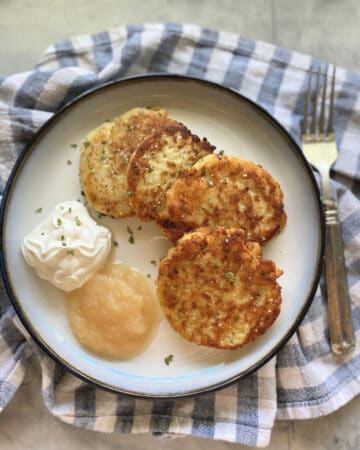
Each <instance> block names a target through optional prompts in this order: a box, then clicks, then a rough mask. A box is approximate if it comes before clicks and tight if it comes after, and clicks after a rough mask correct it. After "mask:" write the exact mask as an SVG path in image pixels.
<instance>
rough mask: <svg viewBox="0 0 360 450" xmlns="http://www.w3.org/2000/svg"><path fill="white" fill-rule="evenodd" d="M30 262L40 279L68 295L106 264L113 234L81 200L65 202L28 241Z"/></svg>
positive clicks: (26, 252) (25, 245)
mask: <svg viewBox="0 0 360 450" xmlns="http://www.w3.org/2000/svg"><path fill="white" fill-rule="evenodd" d="M21 249H22V252H23V255H24V258H25V260H26V262H27V263H28V264H29V265H30V266H32V267H33V268H34V269H35V271H36V273H37V274H38V276H39V277H40V278H43V279H45V280H48V281H50V282H51V283H52V284H54V285H55V286H56V287H58V288H59V289H62V290H64V291H66V292H69V291H72V290H74V289H78V288H79V287H81V286H83V285H84V284H85V283H86V282H87V281H88V280H89V279H90V277H91V276H92V275H93V274H94V273H95V272H97V271H98V270H99V269H100V267H101V266H102V265H103V264H104V263H105V261H106V259H107V257H108V255H109V253H110V250H111V232H110V230H108V229H107V228H105V227H103V226H101V225H98V224H97V223H96V222H95V221H94V220H93V219H92V218H91V217H90V215H89V213H88V211H87V209H86V207H85V206H84V205H83V204H81V203H80V202H77V201H68V202H63V203H60V204H59V205H57V206H56V207H55V209H54V211H53V212H52V213H51V214H50V215H49V216H48V217H47V218H46V219H45V220H44V221H43V222H41V223H40V225H38V226H37V227H36V228H35V229H34V230H33V231H32V232H31V233H29V234H28V235H27V236H26V237H25V238H24V241H23V243H22V246H21Z"/></svg>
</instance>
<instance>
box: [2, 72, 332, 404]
mask: <svg viewBox="0 0 360 450" xmlns="http://www.w3.org/2000/svg"><path fill="white" fill-rule="evenodd" d="M169 79H171V80H176V81H179V82H181V83H185V82H192V83H198V84H200V85H206V86H208V87H211V88H213V89H218V90H221V91H223V92H225V93H227V94H228V95H232V96H235V97H237V98H238V99H241V101H242V102H244V103H247V104H248V105H249V106H250V107H251V108H254V109H255V110H256V111H257V112H258V113H259V114H260V115H261V116H262V117H263V118H264V119H266V120H267V121H268V122H270V124H271V125H272V126H273V127H274V128H275V129H276V130H277V131H278V132H279V134H281V136H282V137H283V138H284V139H285V141H287V143H288V144H289V147H290V148H291V149H292V151H293V152H294V153H295V154H296V156H297V157H298V158H299V160H300V161H301V162H302V165H303V169H304V171H305V172H306V173H307V175H308V177H309V181H310V182H311V185H312V189H313V193H314V197H315V199H316V203H317V210H318V216H319V227H320V230H319V231H320V233H319V235H320V243H319V248H318V260H317V270H316V271H315V273H314V275H313V279H312V284H311V289H310V292H309V295H308V297H307V298H306V300H305V302H304V305H303V307H302V309H301V311H300V312H299V314H298V316H297V317H296V320H295V321H294V323H293V325H292V327H291V328H290V329H289V331H288V332H287V333H286V334H285V335H284V336H283V337H282V338H281V339H280V341H279V342H278V343H277V344H276V345H275V346H274V347H273V348H272V349H271V350H270V351H269V352H268V353H267V354H266V355H265V356H264V357H263V358H261V359H260V360H259V361H257V362H256V363H255V364H253V365H252V366H250V367H248V368H247V369H246V370H244V371H242V372H241V373H239V374H237V375H235V376H233V377H231V378H229V379H226V380H223V381H221V382H219V383H216V384H212V385H209V386H206V387H203V388H199V389H197V390H193V391H187V392H181V393H165V394H149V393H147V392H133V391H127V390H122V389H119V388H117V387H115V386H112V385H109V384H107V383H104V382H101V381H99V380H97V379H94V378H93V377H91V376H89V375H87V374H86V373H83V372H81V371H80V370H78V369H76V368H74V367H72V366H71V365H69V363H68V362H66V361H65V360H64V359H62V357H61V356H60V355H58V354H57V353H56V352H55V351H54V350H53V349H52V348H51V347H50V346H49V345H48V344H47V343H46V342H45V341H44V340H43V339H42V337H41V336H40V335H39V334H38V332H37V330H36V329H34V328H33V326H32V324H31V321H30V320H29V319H28V318H27V316H26V314H25V313H24V311H23V310H22V307H21V304H20V302H19V301H18V299H17V298H16V295H15V293H14V291H13V289H12V286H11V282H10V277H9V276H8V271H7V267H6V255H5V242H4V239H5V222H6V213H7V206H8V203H9V199H10V197H11V192H12V188H13V186H14V183H15V181H16V177H17V175H18V174H19V173H20V171H21V168H22V166H23V164H24V162H25V160H26V158H27V156H28V155H29V154H30V153H31V151H32V150H33V149H34V148H35V145H36V143H37V142H38V141H39V140H40V139H41V138H42V137H43V136H44V135H45V134H46V132H47V131H48V130H49V129H50V128H51V127H52V126H53V125H54V124H55V123H56V122H57V121H58V120H59V118H60V117H61V116H63V115H64V114H66V113H68V112H69V111H70V110H71V109H72V108H73V107H74V106H75V105H77V104H78V103H79V102H81V101H82V100H84V99H86V98H87V97H90V96H92V95H94V94H99V93H101V92H102V91H105V90H108V89H112V88H116V87H117V86H118V85H126V84H129V83H131V84H133V83H137V82H139V81H140V82H143V81H149V80H150V81H151V80H152V81H153V80H157V81H161V80H169ZM0 220H1V229H0V269H1V274H2V277H3V280H4V285H5V289H6V292H7V294H8V296H9V298H10V301H11V303H12V305H13V307H14V309H15V311H16V313H17V314H18V316H19V318H20V320H21V322H22V324H23V325H24V327H25V328H26V329H27V331H28V332H29V334H30V335H31V336H32V338H33V339H34V341H35V342H36V343H37V344H38V345H39V346H40V347H41V348H42V349H43V350H44V351H45V352H46V353H47V354H48V355H49V356H50V357H51V358H52V359H54V360H55V361H56V362H58V363H59V364H60V365H61V366H63V367H64V368H65V369H66V370H68V371H69V372H70V373H72V374H73V375H75V376H77V377H78V378H80V379H82V380H83V381H86V382H90V383H92V384H94V385H95V386H97V387H99V388H102V389H105V390H107V391H110V392H113V393H121V394H125V395H129V396H132V397H138V398H185V397H190V396H194V395H199V394H203V393H208V392H211V391H214V390H217V389H220V388H223V387H226V386H229V385H230V384H232V383H235V382H236V381H238V380H239V379H240V378H242V377H244V376H245V375H249V374H251V373H253V372H255V371H256V370H258V369H259V368H260V367H261V366H263V365H264V364H265V363H266V362H268V361H269V360H270V359H271V358H272V357H273V356H274V355H275V354H276V353H277V352H278V351H279V350H280V348H281V347H283V345H285V344H286V342H287V341H288V340H289V339H290V337H291V336H292V335H293V334H294V333H295V331H296V329H297V327H298V326H299V324H300V322H301V320H302V319H303V317H304V316H305V314H306V312H307V310H308V309H309V307H310V304H311V302H312V300H313V297H314V295H315V292H316V289H317V286H318V283H319V279H320V275H321V270H322V265H323V259H324V246H325V220H324V214H323V210H322V205H321V198H320V191H319V188H318V185H317V183H316V180H315V177H314V174H313V172H312V170H311V167H310V165H309V164H308V162H307V160H306V158H305V156H304V154H303V152H302V150H301V149H300V147H299V146H298V144H297V143H296V141H295V140H294V139H293V138H292V136H291V135H290V134H289V133H288V131H287V130H286V129H285V128H284V127H283V126H282V125H281V124H280V123H279V122H278V121H277V120H276V119H275V118H274V117H273V116H271V115H270V114H269V113H268V112H267V111H266V110H265V109H264V108H263V107H261V106H259V105H258V104H256V103H254V102H253V101H252V100H250V99H248V98H246V97H244V96H243V95H241V94H239V93H238V92H236V91H235V90H233V89H231V88H228V87H225V86H223V85H220V84H217V83H214V82H211V81H207V80H204V79H202V78H196V77H188V76H184V75H177V74H163V73H160V74H157V73H155V74H146V75H139V76H133V77H128V78H123V79H120V80H115V81H111V82H108V83H105V84H102V85H101V86H99V87H95V88H93V89H90V90H88V91H86V92H84V93H82V94H81V95H79V96H78V97H76V98H75V99H74V100H72V101H70V102H68V103H67V104H66V105H64V106H63V107H62V108H61V109H59V111H57V112H56V113H55V114H54V115H53V116H52V117H51V118H50V119H49V120H48V121H47V122H46V123H45V124H44V125H43V126H42V127H41V128H40V129H39V130H38V131H37V133H36V134H35V136H34V137H33V139H32V140H31V141H30V142H29V143H28V144H27V145H26V147H25V148H24V150H23V151H22V152H21V154H20V156H19V157H18V159H17V161H16V163H15V165H14V167H13V169H12V171H11V174H10V176H9V179H8V181H7V184H6V187H5V190H4V193H3V198H2V202H1V208H0Z"/></svg>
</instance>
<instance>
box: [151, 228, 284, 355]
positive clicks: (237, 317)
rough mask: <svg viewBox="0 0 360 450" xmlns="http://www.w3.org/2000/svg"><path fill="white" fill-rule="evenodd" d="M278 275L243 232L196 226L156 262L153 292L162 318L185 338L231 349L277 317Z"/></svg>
mask: <svg viewBox="0 0 360 450" xmlns="http://www.w3.org/2000/svg"><path fill="white" fill-rule="evenodd" d="M281 274H282V271H281V270H279V269H278V268H277V267H276V265H275V263H274V262H273V261H270V260H264V259H262V252H261V247H260V245H259V244H258V243H256V242H248V241H246V240H245V233H244V231H242V230H239V229H225V228H223V227H219V228H216V229H210V228H200V229H198V230H196V231H194V232H192V233H187V234H185V235H184V236H183V237H182V238H181V239H180V240H179V241H178V243H177V244H176V246H175V247H173V248H171V249H170V250H169V253H168V255H167V257H166V258H164V259H163V260H162V261H161V263H160V269H159V276H158V279H157V292H158V297H159V300H160V304H161V306H162V308H163V311H164V313H165V316H166V318H167V320H168V321H169V323H170V324H171V326H172V327H173V328H174V329H175V330H176V331H177V332H178V333H180V334H181V335H182V336H183V337H184V338H185V339H187V340H188V341H191V342H194V343H195V344H198V345H206V346H210V347H216V348H220V349H228V350H234V349H238V348H240V347H242V346H243V345H244V344H246V343H248V342H252V341H254V339H255V338H256V337H257V336H259V335H261V334H263V333H265V331H266V330H267V329H268V328H269V327H270V326H271V325H272V323H273V322H274V321H275V319H276V318H277V317H278V315H279V313H280V305H281V288H280V286H279V285H278V283H277V282H276V279H277V278H278V277H279V276H280V275H281Z"/></svg>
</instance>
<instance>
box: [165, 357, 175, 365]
mask: <svg viewBox="0 0 360 450" xmlns="http://www.w3.org/2000/svg"><path fill="white" fill-rule="evenodd" d="M173 359H174V355H168V356H165V358H164V363H165V364H166V365H167V366H168V365H169V364H170V363H171V362H172V361H173Z"/></svg>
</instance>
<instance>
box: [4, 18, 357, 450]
mask: <svg viewBox="0 0 360 450" xmlns="http://www.w3.org/2000/svg"><path fill="white" fill-rule="evenodd" d="M311 65H313V66H314V67H318V66H321V67H322V68H323V69H325V67H326V63H325V62H323V61H319V60H316V59H313V58H311V57H310V56H306V55H303V54H299V53H295V52H291V51H289V50H286V49H283V48H278V47H275V46H273V45H270V44H267V43H264V42H260V41H251V40H247V39H243V38H241V37H240V36H238V35H236V34H231V33H225V32H222V31H216V30H209V29H204V28H200V27H198V26H195V25H190V24H184V25H180V24H174V23H169V24H151V25H148V24H145V25H129V26H127V27H120V28H114V29H111V30H108V31H105V32H102V33H99V34H95V35H83V36H76V37H74V38H71V39H66V40H62V41H59V42H57V43H55V44H54V45H52V46H51V47H49V48H48V49H47V50H46V52H45V53H44V54H43V55H42V57H41V59H40V62H39V64H38V65H37V66H36V67H35V69H34V70H32V71H30V72H24V73H19V74H15V75H12V76H7V77H1V76H0V189H1V192H2V191H3V189H4V186H5V184H6V181H7V178H8V176H9V172H10V170H11V168H12V167H13V165H14V162H15V160H16V158H17V157H18V155H19V153H20V152H21V150H22V149H23V148H24V146H25V145H26V143H27V142H29V140H30V139H31V138H32V137H33V136H34V134H35V133H36V131H37V130H38V128H39V127H40V126H41V125H42V124H43V123H44V122H46V120H48V119H49V118H50V117H51V116H52V114H53V113H54V112H55V111H56V110H58V109H59V108H60V107H61V106H63V105H64V104H66V103H67V102H68V101H69V100H71V99H73V98H74V97H76V96H77V95H78V94H80V93H82V92H84V91H85V90H87V89H90V88H93V87H95V86H99V85H100V84H102V83H104V82H107V81H111V80H115V79H119V78H122V77H125V76H130V75H135V74H143V73H149V72H167V73H178V74H185V75H190V76H197V77H202V78H205V79H208V80H211V81H216V82H218V83H222V84H224V85H225V86H228V87H230V88H232V89H235V90H237V91H239V92H240V93H241V94H243V95H244V96H246V97H249V98H250V99H252V100H254V101H256V102H257V103H259V104H260V105H262V106H263V107H264V108H266V109H267V110H268V111H269V112H270V113H271V114H273V115H274V116H275V117H276V118H277V120H278V121H279V122H281V123H282V124H283V125H284V126H285V128H287V130H288V131H289V132H290V133H291V134H292V135H293V137H294V138H295V139H297V140H298V141H299V140H300V125H301V120H302V113H303V107H304V98H305V92H306V88H307V76H308V71H309V69H310V66H311ZM359 93H360V75H359V74H355V73H351V72H348V71H346V70H344V69H342V68H337V80H336V103H335V113H336V116H335V131H336V140H337V144H338V147H339V151H340V153H339V158H338V160H337V162H336V164H335V166H334V170H333V179H334V186H335V187H336V192H337V196H338V202H339V214H340V219H341V225H342V235H343V240H344V243H345V257H346V266H347V276H348V284H349V289H350V296H351V300H352V315H353V321H354V325H355V331H356V337H357V346H356V349H355V351H354V352H353V353H352V354H350V355H348V356H346V357H343V358H337V357H335V356H334V355H333V354H332V353H331V351H330V347H329V337H328V321H327V309H326V296H325V285H324V282H323V281H321V282H320V285H319V288H318V290H317V292H316V295H315V298H314V301H313V303H312V305H311V307H310V309H309V311H308V313H307V315H306V317H305V318H304V320H303V321H302V323H301V325H300V326H299V327H298V329H297V331H296V333H295V334H294V335H293V336H292V338H291V339H290V340H289V342H288V343H287V344H286V345H285V346H284V347H283V348H282V349H281V351H280V352H279V353H278V354H277V356H276V357H274V358H272V359H271V360H270V361H269V362H268V363H267V364H266V365H265V366H263V367H262V368H261V369H259V370H258V371H257V372H256V373H254V374H252V375H249V376H247V377H245V378H242V379H241V380H239V381H238V382H237V383H236V384H233V385H232V386H230V387H227V388H224V389H221V390H218V391H216V392H212V393H209V394H204V395H200V396H196V397H192V398H186V399H177V400H171V399H166V400H165V399H161V400H142V399H135V398H130V397H127V396H124V395H120V394H112V393H109V392H105V391H103V390H100V389H97V388H95V387H94V386H92V385H90V384H87V383H85V382H83V381H81V380H79V379H78V378H76V377H74V376H73V375H71V374H70V373H68V372H66V371H65V370H64V369H63V368H62V367H60V366H59V365H57V364H56V363H55V362H54V361H53V360H52V359H50V358H49V357H48V356H46V355H45V354H44V353H43V352H42V351H41V350H40V349H39V347H38V346H37V345H36V344H35V343H34V342H33V341H32V339H31V337H30V336H29V335H28V334H27V332H26V331H25V329H24V328H23V327H22V325H21V323H20V321H19V319H18V317H17V316H16V314H15V312H14V310H13V308H12V306H11V305H10V303H9V301H8V299H7V295H6V292H5V290H4V287H3V284H2V283H1V285H0V411H1V410H2V409H3V408H5V407H6V405H7V404H8V403H9V401H10V400H11V398H12V397H13V395H14V394H15V392H16V390H17V389H18V387H19V385H20V384H21V382H22V380H23V376H24V372H25V369H26V362H27V358H28V357H29V355H31V354H32V353H35V354H36V355H37V358H38V360H39V364H40V365H41V369H42V375H43V377H42V395H43V399H44V402H45V404H46V406H47V407H48V409H49V410H50V411H51V413H53V414H54V415H55V416H57V417H58V418H59V419H61V420H63V421H64V422H67V423H70V424H73V425H75V426H77V427H84V428H90V429H93V430H97V431H104V432H113V431H119V432H123V433H156V434H181V435H189V434H192V435H198V436H202V437H204V438H211V439H220V440H224V441H231V442H238V443H241V444H245V445H251V446H259V447H261V446H266V445H267V444H268V443H269V440H270V436H271V429H272V426H273V424H274V420H275V419H302V418H311V417H317V416H320V415H324V414H328V413H330V412H332V411H334V410H336V409H337V408H339V407H340V406H342V405H343V404H345V403H346V402H348V401H349V400H351V399H352V398H353V397H354V396H355V395H357V394H358V392H359V390H360V379H359V378H360V354H359V352H360V346H359V328H360V307H359V303H360V201H359V200H360V199H359V193H360V150H359V145H360V144H359V142H360V94H359ZM294 239H299V241H300V242H299V245H301V239H302V237H301V236H295V237H294Z"/></svg>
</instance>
